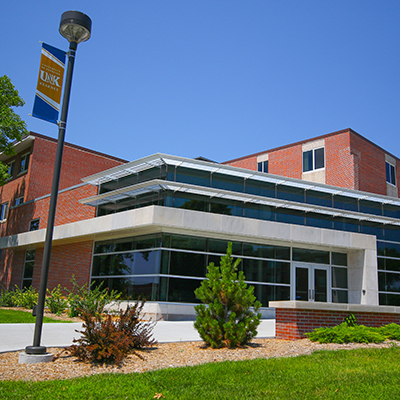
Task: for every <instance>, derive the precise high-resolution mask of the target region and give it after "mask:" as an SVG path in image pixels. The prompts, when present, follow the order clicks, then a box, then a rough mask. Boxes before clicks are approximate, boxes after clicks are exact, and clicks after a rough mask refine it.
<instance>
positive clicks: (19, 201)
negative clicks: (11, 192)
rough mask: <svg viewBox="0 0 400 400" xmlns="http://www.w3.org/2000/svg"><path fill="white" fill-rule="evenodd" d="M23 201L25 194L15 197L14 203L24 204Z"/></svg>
mask: <svg viewBox="0 0 400 400" xmlns="http://www.w3.org/2000/svg"><path fill="white" fill-rule="evenodd" d="M23 202H24V196H22V197H17V198H16V199H15V204H14V205H16V206H19V205H20V204H22V203H23Z"/></svg>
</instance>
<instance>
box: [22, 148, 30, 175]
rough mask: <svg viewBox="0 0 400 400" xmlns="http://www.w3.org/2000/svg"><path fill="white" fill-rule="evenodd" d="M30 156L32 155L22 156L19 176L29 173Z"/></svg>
mask: <svg viewBox="0 0 400 400" xmlns="http://www.w3.org/2000/svg"><path fill="white" fill-rule="evenodd" d="M30 155H31V153H25V154H24V155H22V156H21V160H20V163H19V174H23V173H25V172H27V171H28V168H29V161H30ZM23 162H24V163H23Z"/></svg>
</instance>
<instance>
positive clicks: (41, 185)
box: [26, 137, 122, 200]
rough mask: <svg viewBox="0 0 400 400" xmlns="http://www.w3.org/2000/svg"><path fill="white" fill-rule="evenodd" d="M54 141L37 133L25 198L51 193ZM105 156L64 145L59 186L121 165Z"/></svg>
mask: <svg viewBox="0 0 400 400" xmlns="http://www.w3.org/2000/svg"><path fill="white" fill-rule="evenodd" d="M56 148H57V143H56V142H54V141H50V140H46V139H43V138H41V137H36V138H35V141H34V143H33V153H32V155H31V160H30V165H29V169H30V170H31V175H30V179H29V187H28V191H27V194H26V200H32V199H35V198H37V197H40V196H44V195H46V194H50V192H51V186H52V182H53V171H54V161H55V155H56ZM121 164H122V162H118V161H116V160H114V159H111V158H106V156H101V155H98V154H93V153H91V152H90V151H85V150H83V149H82V150H81V149H77V148H75V147H71V146H69V145H68V144H65V146H64V152H63V160H62V167H61V176H60V186H59V188H60V190H62V189H65V188H68V187H71V186H74V185H77V184H79V183H82V181H81V179H82V178H84V177H86V176H89V175H92V174H95V173H97V172H100V171H104V170H106V169H109V168H112V167H115V166H117V165H121Z"/></svg>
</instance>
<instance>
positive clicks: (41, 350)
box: [25, 346, 46, 354]
mask: <svg viewBox="0 0 400 400" xmlns="http://www.w3.org/2000/svg"><path fill="white" fill-rule="evenodd" d="M25 353H26V354H46V346H26V347H25Z"/></svg>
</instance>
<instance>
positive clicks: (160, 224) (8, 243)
mask: <svg viewBox="0 0 400 400" xmlns="http://www.w3.org/2000/svg"><path fill="white" fill-rule="evenodd" d="M157 232H168V233H176V234H183V235H191V236H201V237H212V238H216V239H223V240H231V241H244V242H251V243H259V244H266V243H268V244H273V245H283V246H299V247H307V248H310V249H326V250H333V251H348V250H372V251H375V252H376V238H375V236H373V235H366V234H361V233H353V232H343V231H335V230H331V229H323V228H314V227H307V226H301V225H293V224H286V223H280V222H271V221H261V220H257V219H251V218H243V217H234V216H229V215H221V214H212V213H205V212H200V211H193V210H183V209H176V208H167V207H161V206H148V207H144V208H139V209H135V210H129V211H124V212H121V213H117V214H111V215H106V216H102V217H97V218H92V219H88V220H84V221H78V222H74V223H70V224H65V225H61V226H56V227H55V228H54V233H53V244H54V245H62V244H67V243H74V242H82V241H87V240H109V239H113V238H121V237H128V236H137V235H143V234H150V233H157ZM45 233H46V230H45V229H40V230H38V231H33V232H25V233H20V234H18V235H12V236H7V237H2V238H0V249H5V248H14V249H18V248H20V249H22V248H37V247H43V246H44V242H45Z"/></svg>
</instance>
